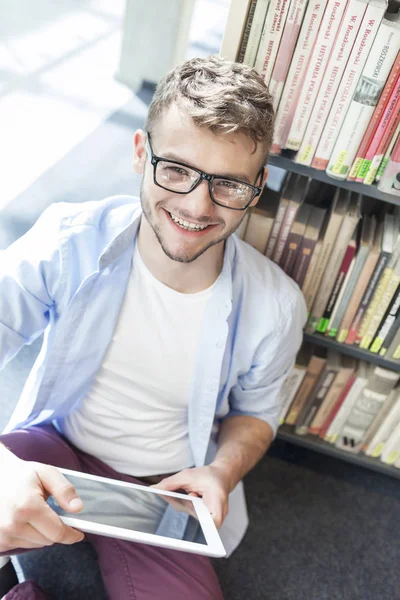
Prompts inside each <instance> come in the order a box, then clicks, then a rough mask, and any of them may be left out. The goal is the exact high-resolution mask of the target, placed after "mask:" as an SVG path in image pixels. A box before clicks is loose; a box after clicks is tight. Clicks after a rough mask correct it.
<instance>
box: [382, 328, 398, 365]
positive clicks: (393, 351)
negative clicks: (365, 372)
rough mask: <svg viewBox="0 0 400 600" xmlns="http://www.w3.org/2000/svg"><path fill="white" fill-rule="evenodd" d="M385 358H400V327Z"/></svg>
mask: <svg viewBox="0 0 400 600" xmlns="http://www.w3.org/2000/svg"><path fill="white" fill-rule="evenodd" d="M385 358H387V359H389V360H400V329H399V330H398V331H397V333H396V335H395V336H394V338H393V340H392V343H391V344H390V346H389V348H388V349H387V352H386V354H385Z"/></svg>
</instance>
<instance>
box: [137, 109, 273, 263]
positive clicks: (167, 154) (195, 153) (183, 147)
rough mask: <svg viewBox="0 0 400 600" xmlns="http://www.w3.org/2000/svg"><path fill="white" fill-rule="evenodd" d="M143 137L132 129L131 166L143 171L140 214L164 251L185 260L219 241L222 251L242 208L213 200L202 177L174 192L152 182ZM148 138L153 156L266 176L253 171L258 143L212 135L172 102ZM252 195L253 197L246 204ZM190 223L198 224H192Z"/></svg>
mask: <svg viewBox="0 0 400 600" xmlns="http://www.w3.org/2000/svg"><path fill="white" fill-rule="evenodd" d="M145 140H146V136H145V134H144V133H143V132H142V131H138V132H136V134H135V137H134V169H135V171H136V172H137V173H141V174H143V179H142V186H141V203H142V208H143V214H144V216H145V219H146V221H147V223H148V225H149V226H150V227H151V229H152V230H153V232H154V234H155V236H156V238H157V240H158V242H159V244H160V245H161V247H162V249H163V251H164V252H165V254H166V255H167V256H168V257H169V258H171V259H172V260H175V261H179V262H183V263H189V262H192V261H194V260H196V259H197V258H198V257H199V256H201V255H202V254H203V253H204V252H206V251H207V250H208V249H209V248H211V247H213V246H216V245H218V244H219V245H220V247H221V252H222V251H223V242H224V240H226V239H227V238H228V237H229V236H230V235H231V234H232V233H233V232H234V231H235V230H236V229H237V228H238V227H239V225H240V223H241V221H242V219H243V218H244V216H245V214H246V211H237V210H231V209H228V208H224V207H222V206H218V205H216V204H215V203H214V202H212V200H211V198H210V193H209V187H208V182H207V181H202V182H201V183H200V184H199V185H198V187H197V188H196V189H195V190H193V191H192V192H190V193H189V194H177V193H174V192H170V191H167V190H165V189H163V188H160V187H158V186H157V185H155V183H154V179H153V166H152V165H151V162H150V156H148V155H147V153H146V149H145ZM151 144H152V149H153V152H154V154H155V155H156V156H159V157H163V158H169V159H171V160H175V161H178V162H181V163H184V164H186V165H189V166H191V167H194V168H196V169H200V170H201V171H204V172H205V173H208V174H212V175H223V176H229V177H234V178H237V179H239V180H241V181H245V182H248V183H249V184H251V185H263V184H264V182H265V179H266V177H267V174H265V176H264V180H263V181H262V182H261V183H260V178H259V177H258V176H259V174H260V167H261V166H262V162H263V155H264V149H263V148H262V146H261V144H258V145H257V149H256V151H255V152H253V151H254V142H253V141H252V139H251V138H249V137H248V136H246V135H244V134H241V133H235V134H227V135H215V134H213V133H212V132H210V131H209V130H207V129H204V128H198V127H196V126H195V125H194V123H193V121H192V119H191V118H190V117H188V116H187V115H186V114H185V113H184V112H183V111H182V110H179V109H178V107H177V105H172V106H171V107H170V108H169V109H168V110H167V111H166V112H165V113H164V115H163V117H162V118H161V119H160V122H159V123H157V126H156V127H155V128H154V131H153V132H152V136H151ZM257 177H258V179H257ZM257 200H258V197H256V198H255V199H254V200H253V202H252V204H251V206H254V205H255V204H256V203H257ZM179 221H180V222H181V224H180V223H179ZM182 223H183V225H182ZM193 226H197V227H196V230H193ZM200 227H201V229H200Z"/></svg>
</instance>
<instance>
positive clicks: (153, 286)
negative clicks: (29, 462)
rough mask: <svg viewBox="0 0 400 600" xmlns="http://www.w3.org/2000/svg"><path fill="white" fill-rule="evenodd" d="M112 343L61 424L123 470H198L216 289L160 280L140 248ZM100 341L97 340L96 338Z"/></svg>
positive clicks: (136, 473)
mask: <svg viewBox="0 0 400 600" xmlns="http://www.w3.org/2000/svg"><path fill="white" fill-rule="evenodd" d="M133 261H134V267H135V268H134V269H132V271H131V274H130V277H129V282H128V286H127V290H126V294H125V298H124V301H123V304H122V307H121V311H120V314H119V318H118V322H117V325H116V328H115V331H114V335H113V338H112V341H111V343H110V345H109V347H108V349H107V352H106V354H105V356H104V359H103V362H102V365H101V367H100V369H99V370H98V372H97V374H96V377H95V379H94V381H93V384H92V387H91V390H90V391H89V393H88V394H87V396H86V397H85V398H84V400H83V401H82V403H81V405H80V407H79V408H78V410H76V411H74V412H73V413H72V414H70V415H69V416H68V417H66V418H64V420H63V421H62V423H61V429H62V432H63V433H64V435H65V436H66V437H67V439H69V440H70V442H71V443H72V444H74V445H75V446H76V447H77V448H79V449H81V450H83V451H84V452H87V453H88V454H91V455H92V456H96V457H97V458H99V459H100V460H102V461H103V462H105V463H106V464H108V465H110V466H111V467H113V468H114V469H115V470H116V471H118V472H120V473H126V474H128V475H134V476H137V477H141V476H142V477H145V476H149V475H159V474H164V473H172V472H175V471H180V470H182V469H184V468H186V467H190V466H192V465H193V457H192V453H191V449H190V445H189V434H188V400H189V389H190V383H191V379H192V373H193V369H194V363H195V359H196V350H197V347H198V341H199V335H200V330H201V327H202V319H203V315H204V311H205V307H206V304H207V301H208V299H209V298H210V296H211V293H212V288H213V286H214V285H215V284H213V286H211V287H210V288H208V289H206V290H203V291H201V292H199V293H196V294H182V293H180V292H177V291H175V290H173V289H171V288H169V287H167V286H166V285H164V284H163V283H161V282H160V281H158V280H157V279H156V278H155V277H154V276H153V275H152V274H151V273H150V271H149V270H148V269H147V267H146V266H145V265H144V263H143V261H142V259H141V257H140V254H139V251H138V248H137V247H136V248H135V252H134V256H133ZM94 343H95V341H94Z"/></svg>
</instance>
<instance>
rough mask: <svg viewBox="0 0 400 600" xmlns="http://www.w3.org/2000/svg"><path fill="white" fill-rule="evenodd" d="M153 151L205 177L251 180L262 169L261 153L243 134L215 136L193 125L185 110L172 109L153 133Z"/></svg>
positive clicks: (203, 128) (172, 106) (172, 107)
mask: <svg viewBox="0 0 400 600" xmlns="http://www.w3.org/2000/svg"><path fill="white" fill-rule="evenodd" d="M152 141H153V146H154V148H153V150H154V152H155V153H156V154H158V155H159V156H164V157H166V158H173V159H174V160H181V161H182V162H185V163H187V164H189V165H191V166H194V167H197V168H198V169H201V170H203V171H206V172H208V173H224V174H225V175H228V174H231V175H232V176H237V175H238V174H247V176H248V177H249V178H250V179H254V178H255V177H256V176H257V174H258V172H259V170H260V167H261V166H262V162H263V154H264V149H263V147H262V146H261V144H257V148H256V149H255V144H254V141H253V140H252V139H251V138H250V137H249V136H247V135H245V134H244V133H229V134H224V133H219V134H215V133H213V132H212V131H210V130H209V129H207V128H206V127H198V126H196V125H195V123H194V122H193V120H192V119H191V117H190V116H189V115H188V114H187V113H186V111H185V110H183V109H182V108H180V107H178V106H177V104H173V105H171V106H170V107H169V108H168V109H167V110H166V111H164V113H163V115H162V116H161V117H160V120H159V121H158V123H157V124H156V126H155V127H154V130H153V132H152Z"/></svg>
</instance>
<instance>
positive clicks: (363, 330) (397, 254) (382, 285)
mask: <svg viewBox="0 0 400 600" xmlns="http://www.w3.org/2000/svg"><path fill="white" fill-rule="evenodd" d="M392 216H393V244H392V250H391V255H390V258H389V259H388V262H387V264H386V267H385V268H384V270H383V272H382V274H381V276H380V278H379V281H378V282H377V285H376V288H375V291H374V293H373V295H372V298H371V301H370V303H369V305H368V307H367V310H366V311H365V316H364V319H363V320H362V322H361V325H360V328H359V330H358V333H357V337H356V344H360V348H362V349H365V350H366V349H367V348H369V346H370V344H371V342H372V340H373V337H374V335H375V333H376V330H377V329H378V327H379V323H380V322H381V320H382V318H383V315H384V313H385V310H386V309H387V307H388V306H389V303H390V300H391V299H392V297H393V295H394V293H395V291H396V288H397V285H398V283H399V282H400V261H399V259H400V218H399V213H398V212H397V213H395V214H394V215H392ZM397 263H399V264H398V267H397V269H396V264H397Z"/></svg>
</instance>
